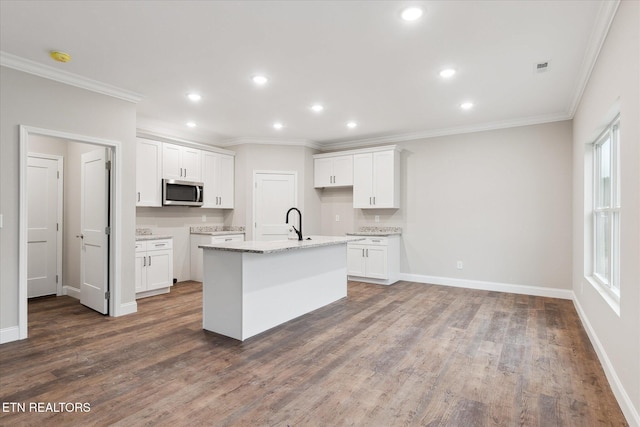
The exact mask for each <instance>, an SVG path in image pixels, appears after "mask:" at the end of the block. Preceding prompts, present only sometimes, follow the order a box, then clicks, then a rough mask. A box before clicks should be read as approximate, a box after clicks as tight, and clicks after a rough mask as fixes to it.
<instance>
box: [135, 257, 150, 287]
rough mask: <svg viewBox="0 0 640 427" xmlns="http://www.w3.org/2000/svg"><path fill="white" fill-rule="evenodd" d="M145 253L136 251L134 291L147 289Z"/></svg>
mask: <svg viewBox="0 0 640 427" xmlns="http://www.w3.org/2000/svg"><path fill="white" fill-rule="evenodd" d="M146 266H147V253H146V252H137V253H136V273H135V284H136V292H143V291H146V290H147V269H146Z"/></svg>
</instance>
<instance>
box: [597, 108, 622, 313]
mask: <svg viewBox="0 0 640 427" xmlns="http://www.w3.org/2000/svg"><path fill="white" fill-rule="evenodd" d="M607 140H609V141H610V145H611V147H610V152H609V154H610V155H609V163H608V166H609V171H610V176H611V179H610V183H609V195H608V200H606V202H604V203H602V204H603V205H604V206H599V203H600V201H601V200H602V187H601V185H600V184H601V182H602V181H601V179H600V178H601V175H600V174H601V171H602V168H601V165H602V163H601V156H602V151H601V147H602V145H603V144H604V143H605V142H606V141H607ZM591 145H592V150H593V164H592V175H593V181H592V185H593V193H592V203H591V211H592V240H591V241H592V246H593V247H592V265H591V279H592V280H593V281H594V282H595V283H596V284H597V285H598V286H599V287H600V288H601V289H602V290H603V291H604V292H605V293H606V294H607V295H608V296H609V297H610V298H613V300H614V301H615V302H616V303H618V304H619V303H620V236H621V232H620V208H621V203H620V115H619V114H618V115H617V116H616V117H615V118H614V119H613V120H612V121H611V122H610V123H609V124H608V125H607V127H606V128H605V129H604V131H603V132H602V133H601V134H600V135H599V136H598V137H597V138H596V139H595V141H594V142H593V143H592V144H591ZM602 213H606V214H608V216H609V224H608V228H609V230H608V231H609V236H608V242H606V243H607V244H608V245H609V248H610V249H609V259H608V260H607V262H608V270H609V277H608V278H607V277H604V276H602V275H601V274H600V273H598V271H597V269H598V265H599V258H598V249H599V245H598V244H599V239H598V220H597V216H598V215H600V214H602Z"/></svg>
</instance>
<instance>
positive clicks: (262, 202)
mask: <svg viewBox="0 0 640 427" xmlns="http://www.w3.org/2000/svg"><path fill="white" fill-rule="evenodd" d="M254 191H255V193H254V234H253V238H254V240H286V239H287V238H288V236H289V228H290V227H289V226H288V225H287V224H286V222H285V217H286V215H287V211H288V210H289V208H291V207H294V206H296V204H297V197H296V194H297V179H296V173H295V172H278V173H268V172H264V173H263V172H260V173H256V174H255V185H254ZM294 218H295V220H296V221H297V214H296V213H295V212H294V213H292V214H291V216H290V218H289V219H290V220H291V221H293V220H294ZM296 223H297V222H296Z"/></svg>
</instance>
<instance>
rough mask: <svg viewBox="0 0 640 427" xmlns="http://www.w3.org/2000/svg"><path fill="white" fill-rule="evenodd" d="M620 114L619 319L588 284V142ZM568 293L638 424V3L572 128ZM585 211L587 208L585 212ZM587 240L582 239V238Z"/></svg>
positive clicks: (620, 16) (620, 17) (610, 40)
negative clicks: (570, 284)
mask: <svg viewBox="0 0 640 427" xmlns="http://www.w3.org/2000/svg"><path fill="white" fill-rule="evenodd" d="M616 110H619V113H620V118H621V125H620V138H621V141H620V161H621V164H620V173H621V192H622V194H621V202H622V209H621V212H620V221H621V225H620V230H621V241H620V264H621V265H620V315H619V316H618V315H617V314H616V313H615V312H614V311H613V310H612V309H611V307H610V306H609V305H608V304H607V303H606V302H605V300H604V299H603V298H602V296H601V295H600V293H599V292H598V291H597V290H596V289H595V288H594V287H593V286H592V285H591V284H590V283H589V281H587V280H586V279H585V274H588V271H585V270H587V268H588V266H589V265H590V263H591V260H590V257H591V244H590V241H589V239H588V236H589V234H590V228H591V225H590V215H589V213H588V212H589V211H590V209H589V206H590V195H589V193H588V192H585V188H590V187H591V185H590V182H585V178H584V177H585V172H588V171H589V170H590V168H591V163H590V161H589V151H590V144H591V143H592V142H593V141H594V140H595V138H596V137H597V136H598V134H599V133H600V132H601V131H602V129H603V128H604V127H605V126H606V124H607V123H608V122H609V121H610V120H611V119H612V118H613V117H612V115H613V114H615V112H616ZM573 135H574V139H573V152H574V156H573V182H574V184H573V196H574V198H573V291H574V292H575V295H576V305H577V306H578V307H579V310H581V315H582V317H583V321H584V323H585V327H586V328H587V331H588V332H589V333H590V336H591V338H592V342H594V346H595V347H596V350H597V351H598V352H599V355H600V360H601V361H602V362H603V365H604V367H605V372H607V376H608V378H609V382H610V383H611V385H612V388H613V390H614V393H616V396H617V398H618V401H619V402H620V404H621V406H622V410H623V411H624V413H625V415H626V417H627V420H628V421H629V422H630V424H631V425H636V426H640V415H639V414H640V3H639V2H637V1H622V2H621V3H620V6H619V9H618V11H617V13H616V16H615V18H614V21H613V23H612V26H611V28H610V30H609V34H608V35H607V39H606V40H605V43H604V45H603V47H602V50H601V52H600V55H599V57H598V61H597V63H596V65H595V67H594V69H593V72H592V74H591V77H590V80H589V82H588V84H587V87H586V89H585V92H584V94H583V97H582V100H581V102H580V104H579V106H578V110H577V112H576V115H575V118H574V123H573ZM585 205H586V206H585ZM585 236H586V237H587V238H585Z"/></svg>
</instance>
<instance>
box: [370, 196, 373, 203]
mask: <svg viewBox="0 0 640 427" xmlns="http://www.w3.org/2000/svg"><path fill="white" fill-rule="evenodd" d="M372 204H373V203H371V196H369V205H372Z"/></svg>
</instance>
